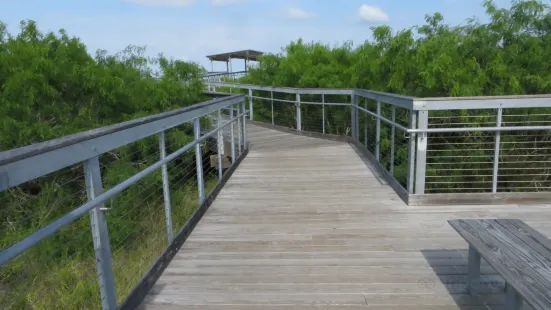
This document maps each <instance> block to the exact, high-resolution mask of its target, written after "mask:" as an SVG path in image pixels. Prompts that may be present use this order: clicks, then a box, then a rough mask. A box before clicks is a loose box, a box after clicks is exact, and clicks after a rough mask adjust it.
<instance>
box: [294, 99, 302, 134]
mask: <svg viewBox="0 0 551 310" xmlns="http://www.w3.org/2000/svg"><path fill="white" fill-rule="evenodd" d="M295 105H296V106H297V130H302V117H301V113H300V94H296V103H295Z"/></svg>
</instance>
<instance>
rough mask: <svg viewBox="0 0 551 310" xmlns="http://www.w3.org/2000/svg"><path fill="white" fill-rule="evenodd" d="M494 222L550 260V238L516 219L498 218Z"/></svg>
mask: <svg viewBox="0 0 551 310" xmlns="http://www.w3.org/2000/svg"><path fill="white" fill-rule="evenodd" d="M496 222H497V223H498V224H500V225H501V226H503V227H505V228H506V229H508V230H509V231H511V232H512V233H513V234H514V235H515V236H517V237H518V238H520V239H522V240H523V241H524V242H526V244H527V245H528V246H530V247H531V248H532V249H534V250H536V251H538V252H539V253H540V254H541V255H543V256H545V257H546V258H547V259H549V260H551V240H550V239H549V238H547V237H545V236H544V235H542V234H541V233H540V232H538V231H536V230H535V229H533V228H532V227H530V226H528V225H526V223H524V222H523V221H521V220H518V219H513V220H505V219H498V220H496Z"/></svg>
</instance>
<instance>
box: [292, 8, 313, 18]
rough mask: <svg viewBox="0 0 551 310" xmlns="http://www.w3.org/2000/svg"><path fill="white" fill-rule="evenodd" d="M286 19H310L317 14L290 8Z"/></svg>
mask: <svg viewBox="0 0 551 310" xmlns="http://www.w3.org/2000/svg"><path fill="white" fill-rule="evenodd" d="M285 17H287V18H289V19H310V18H313V17H315V14H314V13H312V12H306V11H304V10H301V9H297V8H288V9H287V12H286V14H285Z"/></svg>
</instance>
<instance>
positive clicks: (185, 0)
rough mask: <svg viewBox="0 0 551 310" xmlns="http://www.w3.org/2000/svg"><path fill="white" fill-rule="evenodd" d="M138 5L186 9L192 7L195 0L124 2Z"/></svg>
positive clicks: (136, 0) (140, 0) (130, 0)
mask: <svg viewBox="0 0 551 310" xmlns="http://www.w3.org/2000/svg"><path fill="white" fill-rule="evenodd" d="M126 1H127V2H134V3H136V4H139V5H147V6H164V7H182V8H183V7H187V6H190V5H192V4H193V3H194V2H195V0H126Z"/></svg>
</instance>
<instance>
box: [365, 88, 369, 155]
mask: <svg viewBox="0 0 551 310" xmlns="http://www.w3.org/2000/svg"><path fill="white" fill-rule="evenodd" d="M364 109H366V110H367V98H365V100H364ZM368 119H369V115H367V112H364V132H365V137H364V144H365V148H366V149H367V120H368Z"/></svg>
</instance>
